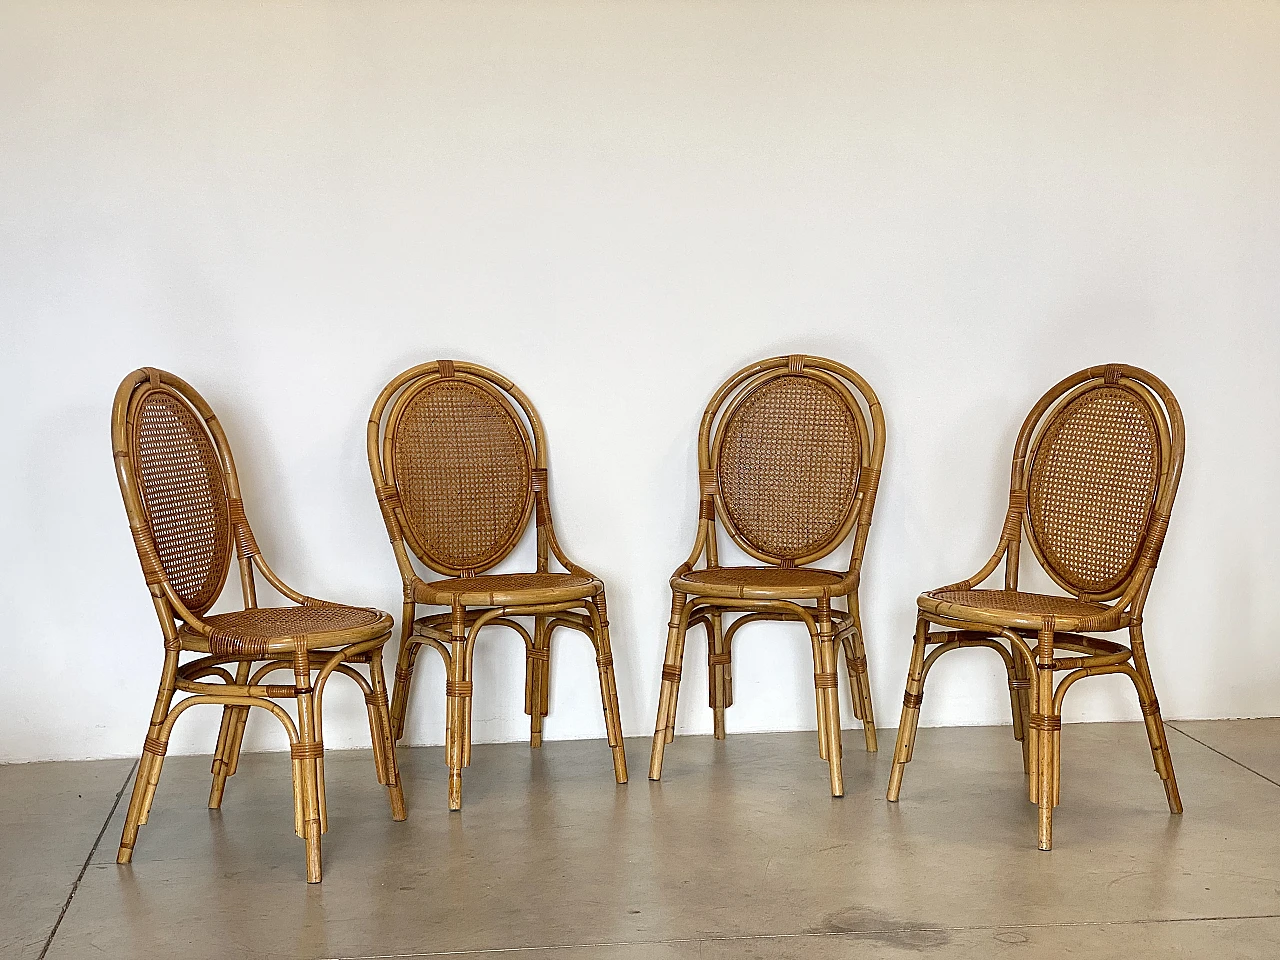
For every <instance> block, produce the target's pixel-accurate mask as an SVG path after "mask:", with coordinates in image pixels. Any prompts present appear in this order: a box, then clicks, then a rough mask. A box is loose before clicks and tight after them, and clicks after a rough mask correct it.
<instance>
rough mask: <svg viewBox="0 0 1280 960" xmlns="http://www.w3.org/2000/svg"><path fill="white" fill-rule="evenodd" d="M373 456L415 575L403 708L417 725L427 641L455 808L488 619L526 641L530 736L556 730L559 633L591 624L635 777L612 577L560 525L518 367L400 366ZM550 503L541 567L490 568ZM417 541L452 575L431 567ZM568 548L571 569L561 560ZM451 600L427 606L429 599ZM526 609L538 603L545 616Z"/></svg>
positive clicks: (376, 422) (373, 427) (371, 430)
mask: <svg viewBox="0 0 1280 960" xmlns="http://www.w3.org/2000/svg"><path fill="white" fill-rule="evenodd" d="M367 436H368V454H369V469H370V471H371V472H372V474H373V483H374V490H375V492H376V493H377V496H378V502H379V504H380V506H381V508H382V515H383V519H384V520H385V522H386V525H387V532H388V534H389V535H390V537H391V546H392V550H393V551H394V553H395V557H396V563H397V564H398V565H399V568H400V575H401V579H402V582H403V587H404V598H405V603H404V617H403V621H402V635H401V642H400V656H399V660H398V662H397V666H396V680H395V692H394V696H393V697H392V704H391V717H392V725H393V731H394V735H395V736H396V737H397V738H399V737H400V736H402V735H403V733H404V723H405V714H406V711H407V708H408V701H409V690H410V685H411V683H412V680H413V671H414V663H415V660H416V657H417V655H418V651H419V650H420V649H421V648H422V647H423V646H424V645H425V646H430V647H432V648H433V649H434V650H436V651H437V652H438V653H439V654H440V655H441V657H442V658H443V660H444V664H445V670H446V672H447V676H448V679H447V681H446V684H445V694H446V711H445V739H446V748H445V759H446V763H447V764H448V767H449V809H451V810H457V809H460V808H461V805H462V770H463V768H464V767H466V766H468V765H469V764H470V762H471V703H472V690H473V687H472V684H473V682H474V681H473V680H472V670H471V663H472V651H473V650H474V644H475V640H476V636H477V635H478V634H479V632H480V631H481V630H482V629H483V628H484V627H486V626H490V625H496V626H503V627H506V628H508V629H511V630H514V631H516V632H517V633H518V634H519V635H520V636H521V637H522V638H523V639H524V641H525V653H526V656H525V712H526V713H527V714H529V718H530V719H529V726H530V743H531V744H532V745H533V746H535V747H537V746H540V745H541V743H542V721H543V718H544V717H545V716H547V713H548V710H549V677H550V645H551V635H552V633H553V632H554V631H555V629H556V628H557V627H569V628H570V629H574V630H578V631H580V632H582V633H584V634H586V636H587V637H588V638H589V639H590V640H591V642H592V643H593V644H594V645H595V648H596V665H597V668H598V673H599V676H600V695H601V699H602V702H603V705H604V714H605V732H606V735H607V737H608V740H609V745H610V747H611V748H612V750H613V767H614V776H615V778H616V779H617V782H618V783H625V782H626V780H627V763H626V754H625V749H624V747H623V742H622V720H621V717H620V713H619V709H618V693H617V686H616V681H615V679H614V670H613V655H612V653H611V651H610V647H609V627H608V616H607V613H606V602H605V592H604V583H603V582H602V581H601V580H600V579H599V578H598V577H595V576H594V575H592V574H591V573H589V572H588V571H586V570H584V569H583V568H581V567H579V566H578V565H576V564H575V563H573V562H572V561H571V560H570V559H569V558H568V556H567V555H566V554H565V552H564V550H563V549H562V548H561V547H560V544H559V542H558V540H557V539H556V534H555V526H554V524H553V522H552V518H551V500H550V495H549V490H548V481H547V462H546V440H545V436H544V432H543V427H542V421H541V420H540V419H539V417H538V414H537V411H536V410H534V408H533V405H532V403H530V402H529V399H528V398H527V397H526V396H525V395H524V394H523V393H522V392H521V391H520V390H519V389H518V388H517V387H516V386H515V385H514V384H513V383H511V381H509V380H507V379H506V378H504V377H501V376H499V375H498V374H496V373H494V372H493V371H492V370H489V369H487V368H485V367H481V366H478V365H476V364H472V363H462V362H455V361H451V360H440V361H435V362H432V363H425V364H421V365H419V366H416V367H414V368H412V369H410V370H406V371H405V372H404V373H402V374H400V375H399V376H397V377H396V378H395V379H393V380H392V381H391V382H390V383H389V384H387V386H386V387H385V388H384V389H383V391H382V393H381V394H379V396H378V398H377V400H376V401H375V402H374V406H373V411H372V413H371V414H370V417H369V425H368V435H367ZM535 513H536V517H537V550H538V566H537V570H536V571H534V572H528V573H506V574H484V571H485V570H488V569H490V568H492V567H493V566H494V565H496V564H498V563H500V562H501V561H502V560H503V559H505V558H506V557H507V556H508V555H509V554H510V553H511V551H512V550H513V549H514V548H515V546H516V545H517V544H518V543H519V541H520V538H521V537H522V536H523V534H524V532H525V530H526V528H527V527H528V523H529V519H530V516H531V515H533V514H535ZM410 552H412V554H413V555H414V556H416V557H417V559H418V560H420V561H421V562H422V563H423V564H425V565H426V566H428V567H430V568H431V569H432V570H434V571H435V572H436V573H439V574H444V575H445V577H446V579H443V580H431V581H425V580H423V579H422V577H421V576H419V574H418V572H417V570H416V569H415V567H414V565H413V562H412V560H411V559H410ZM553 559H554V560H555V561H556V562H557V563H558V564H559V565H560V566H561V567H563V572H561V571H555V570H552V568H551V561H552V560H553ZM419 603H421V604H427V605H440V606H445V607H448V612H447V613H437V614H434V615H430V616H426V617H419V616H418V611H417V605H418V604H419ZM518 617H532V619H533V630H532V631H530V630H528V629H526V628H525V626H523V625H522V624H521V623H520V621H519V620H518V619H516V618H518Z"/></svg>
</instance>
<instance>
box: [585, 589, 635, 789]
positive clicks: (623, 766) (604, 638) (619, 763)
mask: <svg viewBox="0 0 1280 960" xmlns="http://www.w3.org/2000/svg"><path fill="white" fill-rule="evenodd" d="M588 611H589V612H590V614H591V621H592V623H591V626H592V634H593V636H592V639H593V640H594V641H595V647H596V668H597V670H598V671H599V674H600V702H601V704H602V706H603V708H604V729H605V734H606V736H607V737H608V738H609V746H610V747H611V748H612V750H613V778H614V780H616V781H617V782H618V783H626V782H627V751H626V747H625V746H624V745H623V742H622V712H621V710H620V709H619V707H618V684H617V680H616V679H615V677H614V673H613V651H612V649H611V647H610V646H609V618H608V615H607V608H606V606H605V599H604V594H603V593H602V594H599V595H598V596H597V597H596V598H595V601H594V602H592V603H590V604H589V605H588Z"/></svg>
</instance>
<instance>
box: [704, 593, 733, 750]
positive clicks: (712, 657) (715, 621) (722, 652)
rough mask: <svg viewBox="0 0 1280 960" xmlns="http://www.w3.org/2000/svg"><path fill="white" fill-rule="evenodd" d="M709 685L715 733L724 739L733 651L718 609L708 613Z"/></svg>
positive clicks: (730, 697) (720, 738) (730, 696)
mask: <svg viewBox="0 0 1280 960" xmlns="http://www.w3.org/2000/svg"><path fill="white" fill-rule="evenodd" d="M707 619H708V622H707V685H708V688H709V689H708V691H707V693H708V697H707V699H708V701H709V702H710V706H711V710H712V716H713V717H714V728H713V729H714V734H715V738H716V739H717V740H723V739H724V736H725V732H724V711H725V708H726V707H728V706H729V705H730V703H731V702H732V693H731V689H732V688H731V687H730V684H731V682H732V681H731V680H730V673H729V670H730V665H731V664H732V663H733V653H732V652H731V651H730V650H729V648H728V647H727V646H726V645H725V642H724V622H723V620H722V617H721V614H720V613H719V612H718V611H716V612H712V613H708V615H707Z"/></svg>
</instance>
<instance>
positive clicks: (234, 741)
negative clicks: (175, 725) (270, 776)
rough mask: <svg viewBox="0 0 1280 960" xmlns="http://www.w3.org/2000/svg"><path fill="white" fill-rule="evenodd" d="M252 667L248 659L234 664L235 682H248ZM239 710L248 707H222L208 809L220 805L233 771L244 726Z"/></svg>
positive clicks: (245, 709)
mask: <svg viewBox="0 0 1280 960" xmlns="http://www.w3.org/2000/svg"><path fill="white" fill-rule="evenodd" d="M252 668H253V664H252V662H250V661H247V660H245V661H241V662H240V663H239V664H238V665H237V666H236V683H237V684H241V685H243V684H245V683H248V682H249V671H250V670H251V669H252ZM241 712H244V713H248V712H249V708H248V707H235V706H227V707H223V708H222V725H221V726H220V727H219V728H218V746H217V748H216V749H215V750H214V752H213V769H212V771H210V772H211V773H212V774H213V785H212V786H211V787H210V788H209V809H210V810H217V809H218V808H219V807H221V806H222V793H223V791H224V790H225V789H226V785H227V777H229V776H231V774H232V773H233V772H234V771H233V763H232V756H233V754H234V755H236V756H237V757H238V755H239V753H240V750H239V746H240V744H239V740H240V738H241V737H243V736H244V732H243V731H244V728H243V726H242V725H241V722H240V714H241Z"/></svg>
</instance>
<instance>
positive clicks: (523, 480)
mask: <svg viewBox="0 0 1280 960" xmlns="http://www.w3.org/2000/svg"><path fill="white" fill-rule="evenodd" d="M392 458H393V459H392V462H393V471H394V479H395V484H396V487H397V489H398V490H399V492H400V500H401V503H403V505H404V515H405V518H406V520H407V522H408V524H409V526H410V528H411V531H412V533H413V535H414V538H415V539H416V540H417V541H418V543H419V544H420V545H421V546H422V548H423V549H425V550H426V551H427V552H428V553H429V554H430V557H426V558H424V559H426V560H428V561H429V560H430V559H431V558H435V559H436V560H438V561H441V562H443V563H444V564H446V565H447V566H448V567H449V568H452V569H455V570H466V569H473V568H483V567H487V566H489V565H491V564H493V563H496V562H497V561H498V560H499V559H501V558H502V557H503V556H505V555H506V554H507V553H508V552H509V551H510V549H511V548H512V547H513V546H514V545H515V542H516V540H517V539H518V538H519V535H520V533H521V530H522V527H523V521H524V520H525V518H526V516H527V510H528V505H529V502H530V501H529V498H530V496H531V490H532V487H531V483H530V476H531V469H532V464H531V463H530V462H529V453H528V449H527V446H526V439H525V432H524V429H523V425H522V424H520V423H519V422H518V421H517V420H516V419H515V417H514V416H513V415H512V413H511V411H510V410H508V409H507V408H506V407H505V406H504V405H503V404H502V403H501V402H500V401H499V400H498V399H497V397H495V396H494V395H492V394H491V393H489V392H488V391H486V390H485V389H484V388H483V387H480V386H478V385H476V384H474V383H471V382H469V381H465V380H461V379H456V378H449V379H444V380H437V381H434V382H432V383H429V384H427V385H426V386H425V387H423V388H422V389H421V390H420V391H418V393H417V394H416V395H415V396H414V397H413V398H412V399H411V400H410V401H409V402H408V404H406V406H405V409H404V411H403V412H402V414H401V416H400V419H399V422H398V423H397V424H396V428H395V436H394V437H393V441H392Z"/></svg>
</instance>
